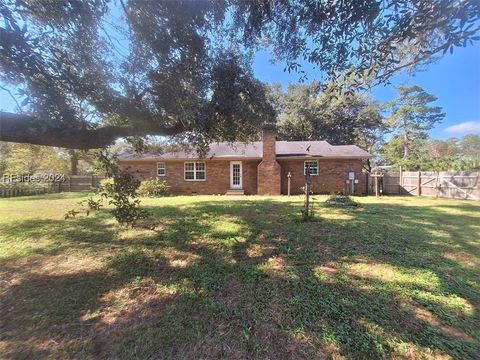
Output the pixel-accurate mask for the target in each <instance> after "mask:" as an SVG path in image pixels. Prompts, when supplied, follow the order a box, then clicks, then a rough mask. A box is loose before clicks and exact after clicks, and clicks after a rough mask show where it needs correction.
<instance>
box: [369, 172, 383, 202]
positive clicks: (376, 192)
mask: <svg viewBox="0 0 480 360" xmlns="http://www.w3.org/2000/svg"><path fill="white" fill-rule="evenodd" d="M371 177H373V178H374V179H375V197H378V178H379V177H383V174H379V173H377V172H375V174H372V175H371Z"/></svg>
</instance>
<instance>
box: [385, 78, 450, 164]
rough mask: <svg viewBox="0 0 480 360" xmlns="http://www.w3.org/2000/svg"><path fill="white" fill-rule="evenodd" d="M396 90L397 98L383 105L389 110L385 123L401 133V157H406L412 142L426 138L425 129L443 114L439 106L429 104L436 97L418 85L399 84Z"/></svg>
mask: <svg viewBox="0 0 480 360" xmlns="http://www.w3.org/2000/svg"><path fill="white" fill-rule="evenodd" d="M397 90H398V93H399V96H398V98H396V99H395V100H393V101H391V102H389V103H387V104H386V105H385V108H386V109H387V110H390V111H391V116H390V117H389V118H388V120H387V124H388V126H390V127H391V129H392V130H393V131H394V133H396V134H400V135H401V146H402V151H403V157H404V158H405V159H407V158H408V156H409V154H410V149H411V147H412V143H413V142H414V141H416V140H417V139H421V138H426V137H427V131H428V130H430V129H431V128H432V127H433V125H434V124H436V123H438V122H440V121H441V120H442V119H443V118H444V116H445V114H444V113H442V108H441V107H439V106H432V105H431V103H432V102H434V101H436V100H437V98H436V97H435V96H433V95H431V94H428V93H427V92H425V91H424V90H423V89H422V88H421V87H420V86H410V87H404V86H399V87H398V88H397Z"/></svg>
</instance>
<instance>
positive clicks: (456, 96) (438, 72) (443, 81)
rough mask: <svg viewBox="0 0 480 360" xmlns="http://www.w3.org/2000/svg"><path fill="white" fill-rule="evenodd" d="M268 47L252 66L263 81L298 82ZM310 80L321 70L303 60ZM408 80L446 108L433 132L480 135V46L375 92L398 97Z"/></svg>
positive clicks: (383, 96) (459, 50)
mask: <svg viewBox="0 0 480 360" xmlns="http://www.w3.org/2000/svg"><path fill="white" fill-rule="evenodd" d="M269 59H270V55H269V54H268V52H266V51H262V52H259V53H257V54H256V56H255V58H254V63H253V68H254V73H255V76H256V77H257V78H258V79H260V80H261V81H264V82H268V83H274V82H279V83H281V84H282V86H283V88H284V89H285V88H286V87H287V85H288V84H289V83H290V82H297V81H298V79H299V75H298V74H295V73H290V74H289V73H288V72H284V71H283V69H284V67H285V64H282V63H279V64H275V65H273V64H271V63H270V61H269ZM302 67H303V70H304V71H305V72H306V74H307V76H308V81H313V80H319V77H320V72H319V71H318V69H315V68H314V67H313V66H311V65H309V64H305V63H303V64H302ZM405 81H408V82H407V84H409V85H419V86H421V87H422V88H423V89H424V90H425V91H427V92H428V93H430V94H433V95H435V96H436V97H437V98H438V100H437V101H436V105H438V106H441V107H442V108H443V111H444V112H445V119H444V120H443V122H442V123H441V124H437V125H436V126H435V127H434V128H433V129H432V130H431V131H430V136H431V137H434V138H438V139H446V138H449V137H461V136H463V135H465V134H469V133H475V134H479V135H480V46H479V45H478V44H476V45H475V46H469V47H467V48H455V50H454V52H453V54H450V53H448V54H446V55H445V56H443V57H442V58H441V59H440V60H438V61H437V62H435V63H433V64H430V65H428V67H427V68H426V69H425V70H424V71H421V72H417V73H416V74H415V75H414V76H413V77H411V76H408V75H407V74H405V73H400V74H397V75H396V76H394V77H393V78H392V81H391V82H392V84H391V85H384V86H377V87H376V88H375V89H374V90H373V92H372V96H373V98H374V99H376V100H378V101H380V102H386V101H389V100H392V99H394V98H395V96H396V94H395V86H397V85H402V84H404V83H405Z"/></svg>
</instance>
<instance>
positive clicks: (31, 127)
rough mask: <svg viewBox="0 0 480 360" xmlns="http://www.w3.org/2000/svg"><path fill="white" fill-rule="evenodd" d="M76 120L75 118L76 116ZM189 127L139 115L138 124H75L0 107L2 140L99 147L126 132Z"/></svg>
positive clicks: (176, 130) (170, 132)
mask: <svg viewBox="0 0 480 360" xmlns="http://www.w3.org/2000/svg"><path fill="white" fill-rule="evenodd" d="M72 122H73V120H72ZM182 131H185V127H184V126H183V125H182V124H181V123H177V124H176V125H173V126H163V125H161V124H157V123H150V122H143V121H140V120H138V119H135V125H129V126H114V125H105V126H103V127H98V128H92V129H88V128H74V127H69V126H68V125H65V124H63V123H52V122H51V121H47V120H45V119H39V118H36V117H34V116H29V115H25V114H14V113H8V112H2V111H0V141H10V142H17V143H27V144H35V145H46V146H56V147H63V148H67V149H84V150H86V149H98V148H102V147H105V146H107V145H110V144H112V143H113V142H114V141H115V139H118V138H120V137H126V136H135V135H137V136H146V135H164V136H169V135H176V134H178V133H181V132H182Z"/></svg>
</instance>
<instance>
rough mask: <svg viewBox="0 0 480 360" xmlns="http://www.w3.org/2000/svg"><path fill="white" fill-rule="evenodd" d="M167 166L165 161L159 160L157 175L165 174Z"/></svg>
mask: <svg viewBox="0 0 480 360" xmlns="http://www.w3.org/2000/svg"><path fill="white" fill-rule="evenodd" d="M166 173H167V168H166V167H165V163H164V162H157V176H165V174H166Z"/></svg>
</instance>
